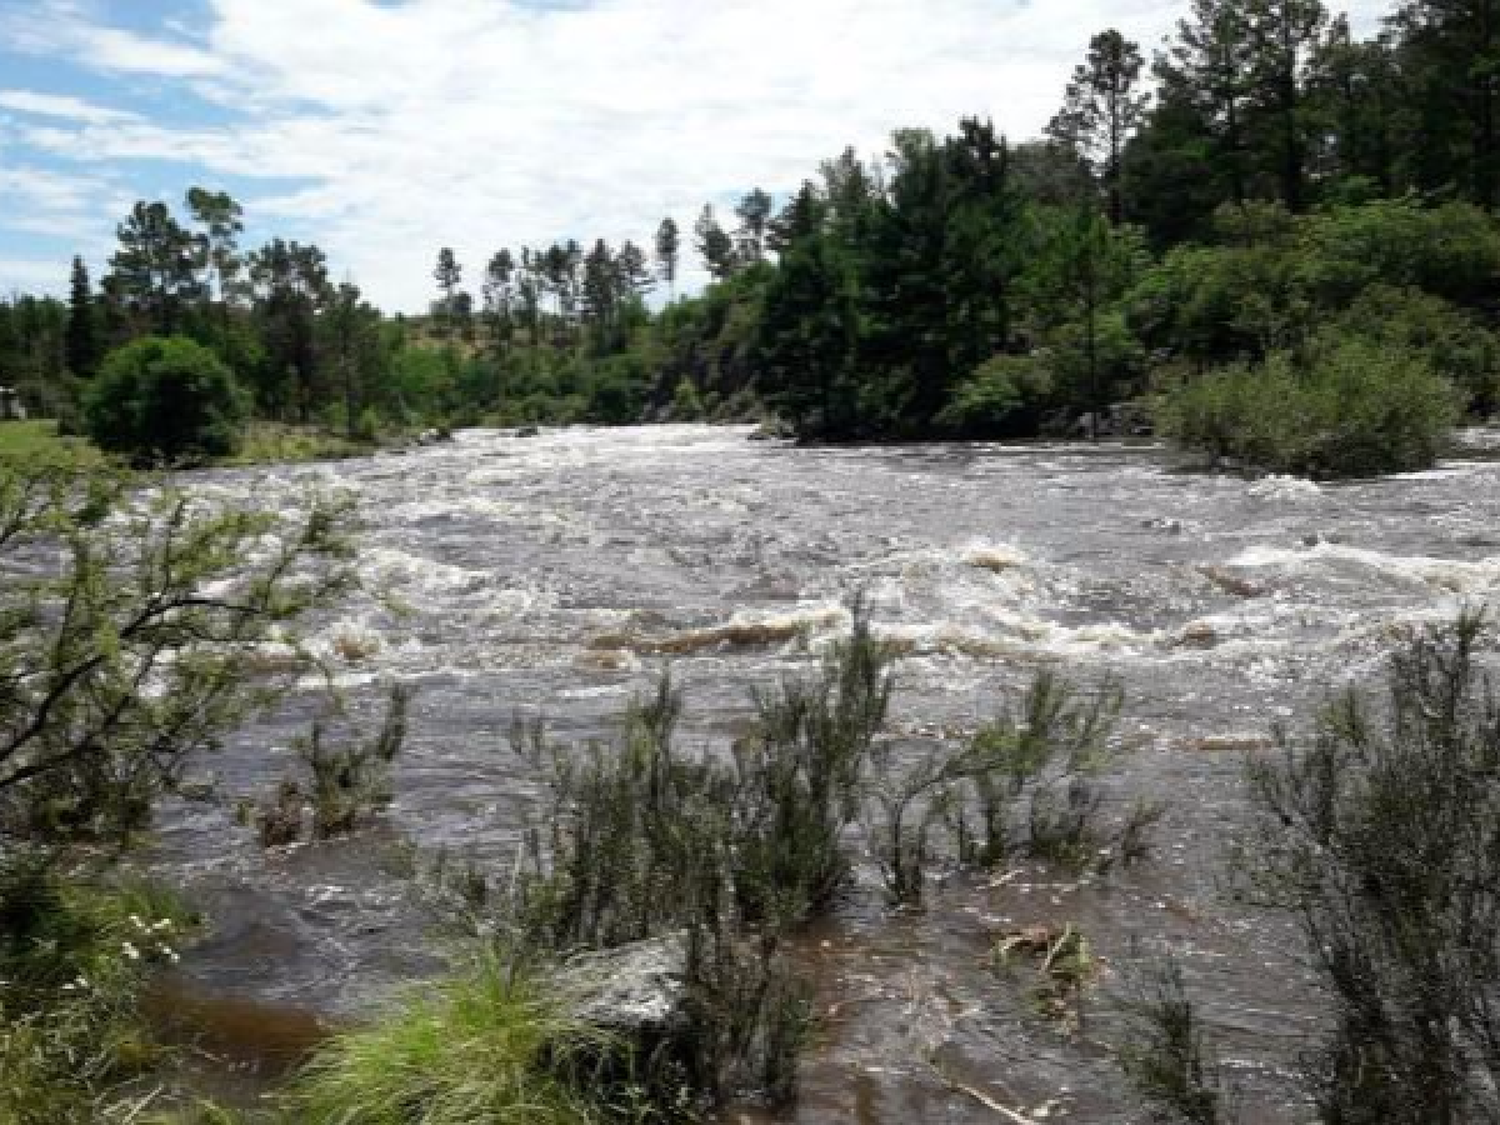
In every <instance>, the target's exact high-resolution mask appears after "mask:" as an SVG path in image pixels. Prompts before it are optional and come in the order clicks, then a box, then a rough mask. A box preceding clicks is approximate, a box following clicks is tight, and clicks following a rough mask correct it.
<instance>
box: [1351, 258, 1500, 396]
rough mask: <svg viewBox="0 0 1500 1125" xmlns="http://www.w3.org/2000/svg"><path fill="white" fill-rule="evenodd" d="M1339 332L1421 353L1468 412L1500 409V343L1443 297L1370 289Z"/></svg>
mask: <svg viewBox="0 0 1500 1125" xmlns="http://www.w3.org/2000/svg"><path fill="white" fill-rule="evenodd" d="M1337 330H1338V331H1340V332H1343V333H1346V334H1349V335H1357V336H1360V337H1363V338H1364V339H1367V340H1370V341H1371V342H1373V343H1379V344H1381V345H1384V346H1386V347H1392V348H1397V349H1404V350H1407V351H1415V352H1419V353H1421V354H1422V355H1424V356H1426V357H1427V359H1428V361H1429V362H1430V363H1431V364H1432V369H1433V370H1434V371H1435V372H1436V373H1437V374H1439V375H1441V376H1443V377H1444V378H1446V379H1448V380H1450V381H1451V382H1452V383H1453V385H1454V386H1455V387H1456V388H1458V390H1459V391H1460V392H1461V394H1462V396H1463V398H1464V399H1465V401H1466V404H1467V406H1468V407H1469V409H1470V410H1472V411H1474V412H1475V413H1477V414H1490V413H1493V412H1494V411H1495V410H1496V409H1500V338H1497V337H1496V336H1495V334H1494V333H1493V332H1490V331H1489V330H1487V329H1486V328H1485V327H1484V326H1483V325H1481V324H1480V323H1479V321H1478V320H1477V319H1476V318H1475V317H1474V316H1473V315H1472V314H1470V313H1468V312H1466V311H1465V310H1463V309H1460V308H1458V307H1457V306H1456V305H1453V304H1450V303H1449V302H1447V301H1445V300H1443V299H1442V298H1441V297H1434V296H1432V295H1431V294H1430V293H1423V292H1422V291H1421V290H1419V289H1396V288H1393V287H1391V286H1388V285H1372V286H1370V287H1369V288H1368V289H1366V290H1365V291H1364V292H1363V293H1361V294H1360V295H1359V297H1358V299H1356V300H1355V302H1354V304H1353V305H1351V306H1350V307H1349V309H1348V310H1347V311H1346V312H1345V313H1344V314H1343V315H1342V316H1340V318H1339V320H1338V322H1337Z"/></svg>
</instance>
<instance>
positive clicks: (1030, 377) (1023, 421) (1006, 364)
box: [937, 355, 1053, 436]
mask: <svg viewBox="0 0 1500 1125" xmlns="http://www.w3.org/2000/svg"><path fill="white" fill-rule="evenodd" d="M1052 382H1053V380H1052V371H1051V367H1050V365H1049V362H1048V357H1046V356H1039V355H997V356H995V358H993V359H991V360H989V361H987V362H985V363H982V364H980V365H979V367H978V368H977V369H975V371H974V373H973V374H972V375H970V376H969V377H968V378H967V379H965V380H964V381H963V382H962V383H960V384H959V385H958V388H957V389H956V390H955V392H954V394H953V399H952V401H950V402H949V403H948V405H947V406H946V407H944V408H943V410H942V411H941V413H939V414H938V416H937V422H938V424H939V425H941V426H945V427H949V428H951V429H954V430H958V431H960V432H961V433H963V434H966V435H970V434H972V435H976V436H978V435H983V436H1010V435H1014V434H1020V433H1031V432H1035V430H1036V426H1037V422H1038V420H1039V419H1040V416H1041V412H1042V410H1043V409H1044V408H1045V407H1046V405H1047V404H1048V403H1049V402H1050V401H1051V398H1052Z"/></svg>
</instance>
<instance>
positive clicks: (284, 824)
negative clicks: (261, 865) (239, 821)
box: [253, 684, 412, 847]
mask: <svg viewBox="0 0 1500 1125" xmlns="http://www.w3.org/2000/svg"><path fill="white" fill-rule="evenodd" d="M411 694H412V692H411V688H410V687H408V686H406V685H404V684H392V685H391V688H390V695H389V701H388V703H387V705H386V713H385V718H384V720H383V721H382V722H381V725H380V729H379V730H378V731H377V732H376V733H375V734H374V735H373V736H371V737H369V738H360V737H357V736H353V735H351V736H349V737H347V738H345V739H344V740H342V741H337V742H335V741H330V739H329V736H328V728H327V725H326V723H325V722H324V721H323V720H319V721H317V722H315V723H313V725H312V730H311V731H310V732H309V733H308V735H307V737H306V738H302V739H298V740H297V742H296V744H295V748H296V751H297V756H298V758H299V759H300V760H301V762H302V765H303V766H304V768H305V771H306V777H305V778H304V779H294V778H284V779H283V780H282V781H281V782H280V784H279V785H278V786H277V787H276V792H275V795H274V796H273V797H271V798H269V799H267V800H263V801H261V802H260V804H259V806H258V808H256V809H255V810H254V814H253V819H254V822H255V825H256V828H257V829H258V831H259V833H260V839H261V843H262V844H263V845H264V846H266V847H275V846H278V845H283V844H291V843H296V842H297V841H299V840H301V839H302V838H303V837H304V835H305V834H306V831H307V826H306V821H307V811H308V809H309V808H310V809H311V812H312V832H311V835H312V838H313V839H315V840H327V839H331V838H333V837H335V836H346V835H348V834H349V833H351V832H354V831H355V830H356V829H357V828H359V827H360V825H361V824H362V823H363V822H364V821H365V820H367V819H368V818H369V817H370V816H371V815H372V814H373V813H374V812H376V811H377V810H379V809H382V808H384V807H385V806H386V805H388V804H390V802H391V797H392V793H391V778H390V773H391V765H392V763H393V762H395V760H396V756H397V755H398V754H399V753H401V749H402V747H403V746H404V745H405V742H406V712H407V707H408V706H409V705H410V702H411Z"/></svg>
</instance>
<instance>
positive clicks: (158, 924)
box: [0, 848, 193, 1125]
mask: <svg viewBox="0 0 1500 1125" xmlns="http://www.w3.org/2000/svg"><path fill="white" fill-rule="evenodd" d="M59 863H60V861H59V859H58V857H56V856H53V855H49V854H47V853H43V852H37V851H32V850H29V849H22V848H11V849H10V850H8V851H7V852H6V853H5V854H4V855H3V857H0V980H3V981H4V982H5V984H4V987H3V988H0V1120H4V1121H7V1122H15V1123H16V1125H72V1123H76V1125H93V1123H96V1122H101V1121H103V1122H108V1121H115V1120H121V1121H123V1120H125V1119H126V1117H127V1114H126V1107H127V1105H128V1099H127V1098H126V1097H125V1091H124V1086H125V1084H126V1083H127V1082H129V1081H130V1080H131V1079H133V1078H135V1077H136V1076H137V1075H138V1074H139V1073H140V1072H141V1071H142V1070H143V1069H145V1068H147V1067H149V1066H150V1065H152V1064H153V1063H155V1062H156V1061H157V1059H158V1057H159V1055H160V1053H161V1052H160V1048H159V1047H158V1046H157V1045H156V1044H154V1043H153V1042H152V1040H151V1037H150V1035H149V1033H148V1032H147V1030H146V1029H145V1027H144V1026H143V1024H142V1021H141V1018H140V1016H139V1014H138V1011H137V1008H138V1001H139V998H140V995H141V992H142V990H143V988H144V986H145V983H146V979H147V974H148V971H149V969H150V967H151V966H152V965H156V964H161V963H165V962H170V961H175V960H176V959H177V957H178V947H179V946H180V944H181V942H182V941H183V940H185V939H186V938H187V936H188V935H189V932H190V931H191V929H192V926H193V920H192V919H191V918H190V917H189V916H188V915H187V914H186V913H185V912H184V911H183V909H182V908H181V906H180V905H179V904H178V903H176V902H175V901H174V900H173V899H172V898H170V897H169V896H167V895H165V894H163V893H162V892H160V891H159V890H156V889H154V888H151V887H146V886H139V887H137V886H122V885H111V884H109V883H105V882H102V881H99V880H93V879H83V878H79V877H71V876H65V875H64V874H63V873H62V871H61V870H60V869H59Z"/></svg>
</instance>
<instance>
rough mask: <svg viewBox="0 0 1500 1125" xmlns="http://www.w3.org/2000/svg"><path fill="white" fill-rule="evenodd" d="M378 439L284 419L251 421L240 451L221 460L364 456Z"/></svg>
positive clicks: (239, 462)
mask: <svg viewBox="0 0 1500 1125" xmlns="http://www.w3.org/2000/svg"><path fill="white" fill-rule="evenodd" d="M378 444H379V443H378V442H374V441H356V440H354V439H351V438H347V437H344V436H342V435H340V434H335V433H332V432H330V431H328V430H325V429H322V428H320V427H317V426H291V425H287V424H285V423H283V422H252V423H250V425H249V427H247V429H246V431H245V440H244V442H243V443H242V444H241V445H240V449H239V452H237V453H235V454H234V455H232V456H230V457H227V458H225V459H224V460H223V462H221V463H222V464H225V465H279V464H300V463H302V462H305V461H337V460H341V459H343V458H347V457H365V456H368V455H369V454H371V453H373V452H374V451H375V449H376V448H377V447H378Z"/></svg>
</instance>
